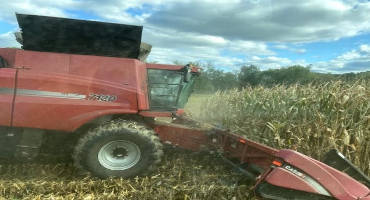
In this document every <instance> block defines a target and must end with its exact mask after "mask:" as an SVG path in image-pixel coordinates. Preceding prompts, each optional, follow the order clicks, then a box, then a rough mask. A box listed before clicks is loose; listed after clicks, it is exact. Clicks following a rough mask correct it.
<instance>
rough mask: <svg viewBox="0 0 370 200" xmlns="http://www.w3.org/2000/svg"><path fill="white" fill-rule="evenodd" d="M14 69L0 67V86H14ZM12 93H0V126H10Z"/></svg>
mask: <svg viewBox="0 0 370 200" xmlns="http://www.w3.org/2000/svg"><path fill="white" fill-rule="evenodd" d="M15 71H16V70H15V69H8V68H0V88H14V80H15ZM12 102H13V94H1V93H0V126H10V120H11V113H12V112H11V111H12Z"/></svg>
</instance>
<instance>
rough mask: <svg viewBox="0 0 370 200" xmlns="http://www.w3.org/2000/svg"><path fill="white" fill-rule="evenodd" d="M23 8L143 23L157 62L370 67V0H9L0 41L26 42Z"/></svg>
mask: <svg viewBox="0 0 370 200" xmlns="http://www.w3.org/2000/svg"><path fill="white" fill-rule="evenodd" d="M16 12H17V13H23V14H37V15H46V16H56V17H66V18H74V19H85V20H96V21H104V22H116V23H123V24H131V25H141V26H144V30H143V38H142V41H144V42H147V43H150V44H152V45H153V48H152V52H151V54H150V56H149V58H148V61H150V62H158V63H163V64H172V63H174V61H178V62H181V63H189V62H199V63H204V64H211V65H213V66H215V67H217V68H218V69H222V70H225V71H235V70H238V69H239V68H240V67H241V66H243V65H256V66H258V67H259V68H260V69H261V70H266V69H277V68H281V67H286V66H291V65H302V66H310V67H311V69H312V70H313V71H316V72H322V73H347V72H362V71H369V70H370V17H369V16H370V14H369V13H370V0H309V1H302V0H136V1H134V0H124V1H123V0H104V1H102V0H57V1H53V0H11V1H5V0H3V2H2V6H1V7H0V47H19V46H20V45H19V44H18V43H17V42H16V41H15V38H14V35H13V32H14V31H18V30H19V28H18V25H17V21H16V18H15V13H16Z"/></svg>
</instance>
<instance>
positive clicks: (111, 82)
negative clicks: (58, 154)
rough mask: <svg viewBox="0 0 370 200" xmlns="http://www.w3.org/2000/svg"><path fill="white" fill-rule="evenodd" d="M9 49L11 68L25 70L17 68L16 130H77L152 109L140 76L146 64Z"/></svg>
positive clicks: (128, 60)
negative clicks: (96, 121)
mask: <svg viewBox="0 0 370 200" xmlns="http://www.w3.org/2000/svg"><path fill="white" fill-rule="evenodd" d="M5 50H6V51H7V52H10V54H11V56H8V59H7V60H9V61H10V62H8V63H9V64H10V67H18V68H22V69H18V79H17V91H16V94H17V95H16V98H15V104H14V118H13V121H14V124H13V125H14V126H15V127H29V128H40V129H51V130H63V131H73V130H75V129H76V128H78V127H80V126H81V125H83V124H84V123H86V122H88V121H90V120H92V119H95V118H97V117H100V116H103V115H110V114H131V113H137V112H138V110H139V105H138V102H139V103H140V109H143V110H147V109H148V108H149V105H148V103H147V102H148V101H147V94H146V92H145V91H146V90H145V88H146V87H147V84H146V73H144V75H141V76H138V74H142V73H138V72H139V71H140V72H145V71H146V65H145V64H144V63H141V62H139V61H137V60H134V59H123V58H112V57H99V56H84V55H69V54H60V53H49V52H34V51H24V50H13V49H5ZM5 50H4V49H0V53H1V52H4V51H5ZM138 82H140V84H138ZM139 85H140V86H139ZM4 87H5V88H10V87H11V86H10V85H7V86H4ZM139 87H140V88H139ZM8 91H9V90H8ZM139 92H140V94H139ZM8 93H9V92H8ZM7 95H8V96H9V95H10V94H7ZM4 116H5V115H4V114H1V117H4Z"/></svg>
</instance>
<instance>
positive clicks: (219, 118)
mask: <svg viewBox="0 0 370 200" xmlns="http://www.w3.org/2000/svg"><path fill="white" fill-rule="evenodd" d="M369 86H370V84H369V82H357V83H353V84H352V83H351V84H348V83H344V82H331V83H327V84H322V85H305V86H300V85H294V86H288V87H287V86H276V87H272V88H264V87H256V88H245V89H243V90H241V91H239V90H231V91H227V92H218V93H216V94H213V95H193V96H192V97H191V98H190V102H189V103H188V105H187V107H186V110H187V113H189V115H191V116H192V117H193V118H195V119H198V120H201V121H204V122H209V123H212V124H218V125H222V126H224V127H226V128H229V129H230V130H231V131H232V132H235V133H237V134H241V135H243V136H245V137H247V138H250V139H252V140H255V141H258V142H261V143H264V144H267V145H269V146H273V147H275V148H290V149H295V150H297V151H300V152H302V153H304V154H307V155H310V156H313V157H314V158H316V159H321V158H322V157H323V155H324V154H325V152H327V151H328V150H329V149H331V148H337V149H338V150H340V151H341V152H342V153H344V154H345V155H346V156H347V157H348V158H350V160H352V161H353V162H354V163H355V164H356V165H357V166H360V168H361V169H362V170H363V171H364V172H365V173H366V174H368V175H369V174H370V166H369V165H370V111H369V109H370V101H369V100H370V90H369ZM251 188H252V185H251V184H250V183H248V182H246V181H245V180H244V178H243V176H241V175H240V174H238V173H237V172H235V171H233V169H232V168H230V167H229V166H228V165H225V164H224V163H223V162H222V161H221V160H220V159H219V158H218V157H217V156H215V155H210V154H204V153H191V152H188V151H183V150H178V149H173V148H170V147H168V148H166V149H165V155H164V159H163V160H162V164H161V165H160V166H159V168H158V170H156V171H154V173H153V174H151V175H150V176H146V177H136V178H133V179H119V178H115V179H108V180H101V179H97V178H93V177H90V176H86V175H81V174H80V173H79V172H78V171H77V170H76V169H75V168H74V167H73V165H72V162H71V160H70V158H69V157H68V156H61V157H60V158H59V157H58V156H57V155H47V154H46V155H42V156H41V157H40V158H39V160H37V161H34V162H32V163H21V162H17V161H11V160H10V161H9V160H0V200H5V199H6V200H7V199H14V200H18V199H28V200H39V199H50V200H54V199H84V200H92V199H134V200H145V199H148V200H149V199H158V200H159V199H160V200H162V199H169V200H196V199H208V200H213V199H217V200H219V199H220V200H239V199H254V197H253V192H252V191H251Z"/></svg>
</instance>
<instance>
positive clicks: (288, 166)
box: [284, 165, 306, 178]
mask: <svg viewBox="0 0 370 200" xmlns="http://www.w3.org/2000/svg"><path fill="white" fill-rule="evenodd" d="M284 169H286V170H288V171H290V172H291V173H293V174H295V175H297V176H299V177H301V178H306V176H305V175H304V174H303V173H302V172H300V171H298V170H296V169H294V168H293V167H292V166H290V165H285V166H284Z"/></svg>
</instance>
